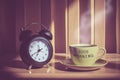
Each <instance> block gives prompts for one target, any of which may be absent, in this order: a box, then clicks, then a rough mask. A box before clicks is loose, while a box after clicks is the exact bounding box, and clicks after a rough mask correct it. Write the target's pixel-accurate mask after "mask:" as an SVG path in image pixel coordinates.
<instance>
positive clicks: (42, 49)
mask: <svg viewBox="0 0 120 80" xmlns="http://www.w3.org/2000/svg"><path fill="white" fill-rule="evenodd" d="M29 54H30V56H31V58H32V59H33V60H34V61H37V62H44V61H46V60H47V59H48V56H49V49H48V46H47V44H45V43H44V42H43V41H40V40H34V41H32V42H31V43H30V45H29Z"/></svg>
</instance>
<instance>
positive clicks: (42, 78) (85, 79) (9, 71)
mask: <svg viewBox="0 0 120 80" xmlns="http://www.w3.org/2000/svg"><path fill="white" fill-rule="evenodd" d="M63 59H65V55H64V54H62V55H61V54H57V55H56V56H55V60H53V61H54V64H51V65H50V67H49V68H48V67H46V66H45V67H43V68H38V69H31V71H30V70H27V69H26V68H27V66H26V65H25V64H24V63H23V62H22V61H21V59H20V58H15V59H13V60H6V61H4V59H3V60H1V61H0V63H1V64H0V80H18V79H20V80H120V54H107V55H106V57H105V59H106V60H107V61H108V64H107V65H106V66H104V67H103V68H101V69H99V70H93V71H75V70H70V69H66V67H65V66H64V65H62V64H60V63H59V61H60V60H63Z"/></svg>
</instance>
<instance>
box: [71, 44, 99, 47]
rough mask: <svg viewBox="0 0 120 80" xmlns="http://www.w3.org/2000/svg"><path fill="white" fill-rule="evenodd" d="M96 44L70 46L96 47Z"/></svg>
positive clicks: (73, 45) (74, 45)
mask: <svg viewBox="0 0 120 80" xmlns="http://www.w3.org/2000/svg"><path fill="white" fill-rule="evenodd" d="M96 46H97V45H95V44H71V45H70V47H96Z"/></svg>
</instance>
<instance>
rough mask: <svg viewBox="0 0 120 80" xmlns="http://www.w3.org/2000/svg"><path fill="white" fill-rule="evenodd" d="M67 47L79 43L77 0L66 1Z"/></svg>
mask: <svg viewBox="0 0 120 80" xmlns="http://www.w3.org/2000/svg"><path fill="white" fill-rule="evenodd" d="M68 6H69V10H68V15H69V23H68V24H69V45H70V44H77V43H79V41H80V40H79V39H80V35H79V0H68Z"/></svg>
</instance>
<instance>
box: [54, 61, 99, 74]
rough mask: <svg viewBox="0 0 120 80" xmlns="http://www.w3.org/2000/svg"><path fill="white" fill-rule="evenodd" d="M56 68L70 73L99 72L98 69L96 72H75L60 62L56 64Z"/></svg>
mask: <svg viewBox="0 0 120 80" xmlns="http://www.w3.org/2000/svg"><path fill="white" fill-rule="evenodd" d="M55 68H56V69H58V70H62V71H68V72H89V71H96V70H98V69H95V70H74V69H70V68H68V67H66V66H65V65H63V64H61V63H60V62H56V63H55Z"/></svg>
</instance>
